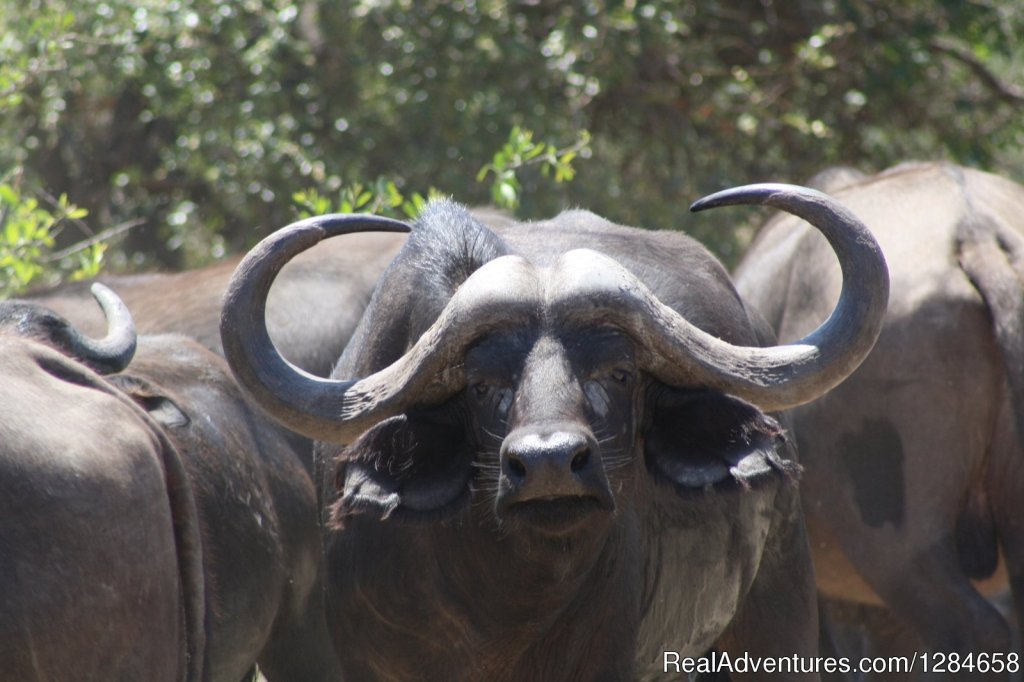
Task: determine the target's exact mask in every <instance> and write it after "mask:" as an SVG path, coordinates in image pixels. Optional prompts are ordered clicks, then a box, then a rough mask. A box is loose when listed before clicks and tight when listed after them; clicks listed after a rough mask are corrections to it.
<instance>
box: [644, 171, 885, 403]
mask: <svg viewBox="0 0 1024 682" xmlns="http://www.w3.org/2000/svg"><path fill="white" fill-rule="evenodd" d="M737 204H755V205H767V206H772V207H774V208H779V209H782V210H783V211H786V212H787V213H792V214H794V215H796V216H798V217H800V218H803V219H804V220H806V221H807V222H808V223H810V224H811V225H813V226H814V227H815V228H817V229H818V231H820V232H821V233H822V234H823V235H824V236H825V238H826V239H827V240H828V242H829V244H830V245H831V246H832V249H833V250H834V251H835V253H836V256H837V258H838V260H839V265H840V269H841V270H842V274H843V286H842V291H841V292H840V295H839V301H838V303H837V304H836V307H835V309H834V310H833V311H832V314H831V315H830V316H829V318H828V319H827V320H825V322H823V323H822V324H821V326H819V327H818V328H817V329H815V330H814V331H812V332H811V333H810V334H808V335H807V336H805V337H804V338H802V339H800V340H799V341H796V342H794V343H792V344H787V345H781V346H774V347H770V348H744V347H736V346H730V345H729V344H726V343H723V342H717V339H712V338H702V339H700V342H699V343H695V344H681V343H680V341H681V339H680V338H679V337H673V335H672V333H671V332H669V333H668V334H666V335H664V336H663V337H662V338H661V344H660V345H661V346H662V352H663V353H665V357H666V360H667V365H666V371H668V372H670V373H671V365H672V364H673V361H674V357H675V358H678V357H680V355H681V354H682V353H685V354H686V355H687V357H688V358H694V359H696V360H698V361H699V362H700V363H702V365H703V366H704V367H705V369H706V370H707V372H706V375H705V380H706V382H707V383H708V384H709V385H711V386H714V387H717V388H719V389H721V390H723V391H725V392H728V393H732V394H734V395H738V396H740V397H742V398H745V399H747V400H749V401H751V402H753V403H756V404H757V405H759V406H760V407H762V408H763V409H766V410H783V409H788V408H790V407H795V406H796V405H801V404H803V403H806V402H809V401H811V400H814V399H815V398H817V397H818V396H820V395H822V394H824V393H826V392H827V391H829V390H830V389H832V388H833V387H835V386H836V385H837V384H839V383H840V382H841V381H843V379H845V378H846V377H847V376H849V375H850V374H851V373H852V372H853V371H854V370H855V369H856V368H857V367H858V366H859V365H860V363H861V362H863V360H864V358H866V357H867V355H868V353H869V352H871V349H872V348H873V347H874V345H875V341H876V340H877V339H878V334H879V333H880V332H881V329H882V323H883V320H884V317H885V311H886V307H887V306H888V302H889V270H888V268H887V267H886V263H885V257H884V256H883V255H882V250H881V248H880V247H879V246H878V242H876V241H875V239H874V237H873V236H872V235H871V232H870V231H869V230H868V228H867V227H866V226H865V225H864V223H862V222H861V221H860V220H859V219H858V218H857V217H856V216H855V215H853V213H851V212H850V211H849V210H848V209H846V207H844V206H843V205H842V204H840V203H839V202H837V201H836V200H834V199H833V198H832V197H830V196H828V195H827V194H824V193H822V192H819V191H817V190H813V189H808V188H806V187H799V186H796V185H782V184H759V185H747V186H744V187H737V188H734V189H729V190H725V191H722V192H718V193H716V194H712V195H711V196H708V197H705V198H704V199H701V200H699V201H697V202H695V203H694V204H693V206H691V207H690V209H691V210H693V211H701V210H704V209H707V208H715V207H718V206H730V205H737ZM666 331H668V330H666ZM704 337H707V335H704ZM695 355H696V357H695ZM691 362H692V360H691Z"/></svg>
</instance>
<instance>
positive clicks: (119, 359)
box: [67, 282, 139, 374]
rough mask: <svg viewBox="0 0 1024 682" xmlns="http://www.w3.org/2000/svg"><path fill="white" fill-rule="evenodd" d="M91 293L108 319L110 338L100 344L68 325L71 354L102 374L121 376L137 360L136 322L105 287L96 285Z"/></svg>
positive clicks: (125, 307) (99, 341)
mask: <svg viewBox="0 0 1024 682" xmlns="http://www.w3.org/2000/svg"><path fill="white" fill-rule="evenodd" d="M89 291H90V292H92V295H93V298H95V299H96V302H97V303H99V304H100V308H102V309H103V314H104V315H105V316H106V318H107V335H106V336H104V337H103V338H102V339H98V340H95V339H90V338H87V337H85V336H82V335H81V334H80V333H79V332H78V330H76V329H75V328H74V327H71V326H70V325H68V327H67V349H68V352H69V353H70V354H71V355H73V356H74V357H76V358H78V359H79V360H81V361H82V362H84V363H85V364H87V365H89V366H90V367H92V368H93V369H95V370H96V371H97V372H99V373H100V374H114V373H116V372H120V371H121V370H123V369H124V368H125V367H127V366H128V364H129V363H130V362H131V361H132V358H133V357H135V348H136V344H137V342H138V338H139V335H138V333H137V332H136V331H135V321H134V320H133V319H132V314H131V312H130V311H129V310H128V306H126V305H125V304H124V301H122V300H121V298H120V297H119V296H118V295H117V294H115V293H114V292H113V291H111V290H110V288H109V287H107V286H106V285H103V284H100V283H99V282H94V283H93V285H92V287H90V288H89Z"/></svg>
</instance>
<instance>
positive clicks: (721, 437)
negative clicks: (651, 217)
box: [319, 207, 816, 680]
mask: <svg viewBox="0 0 1024 682" xmlns="http://www.w3.org/2000/svg"><path fill="white" fill-rule="evenodd" d="M435 210H440V211H447V210H453V209H451V208H445V207H441V208H440V209H435ZM431 219H433V224H434V225H435V226H437V227H436V229H434V228H424V229H422V230H420V231H417V232H414V233H413V236H412V237H410V242H409V246H408V247H407V249H406V250H405V251H403V252H402V253H400V255H399V256H398V258H397V260H396V263H395V264H393V265H392V266H391V268H390V269H389V270H388V272H387V273H386V274H385V276H384V278H383V280H382V283H381V285H380V287H379V289H378V291H379V292H380V294H379V295H378V296H377V297H376V298H375V299H374V301H373V302H372V303H371V305H370V308H369V309H368V312H367V314H366V316H365V317H364V320H363V322H362V323H361V325H360V327H359V329H358V330H357V332H356V335H355V337H354V339H353V341H352V342H351V343H350V345H349V346H348V348H347V349H346V352H345V354H344V355H343V357H342V359H341V361H340V363H339V366H338V368H337V369H336V371H335V375H336V376H365V375H366V374H367V373H369V372H372V371H375V370H378V369H380V368H381V367H382V366H384V365H386V364H387V363H389V362H390V361H392V360H393V359H394V358H395V357H396V356H397V355H398V354H400V353H402V352H404V351H405V349H406V347H407V346H408V345H409V344H410V343H411V342H412V341H414V340H415V338H416V337H417V336H418V334H419V332H420V331H421V330H422V329H423V328H424V327H425V326H426V325H428V324H430V323H431V322H432V321H433V317H435V316H436V315H437V313H438V310H439V309H440V307H441V306H443V305H444V303H445V302H446V301H447V299H448V298H449V297H450V296H451V293H452V291H453V290H454V288H455V287H457V286H458V285H459V284H460V283H461V282H462V281H463V280H464V279H465V278H466V277H467V276H468V275H469V273H471V272H474V271H475V270H477V269H478V268H479V267H480V266H481V265H482V264H483V263H485V262H487V261H490V260H491V259H493V258H495V257H496V256H497V255H500V253H501V252H502V251H503V250H504V249H506V248H510V249H511V250H512V251H513V252H515V253H518V254H520V255H522V256H523V257H524V258H525V259H526V260H527V261H528V262H529V263H531V264H534V265H536V267H540V268H547V267H555V265H556V260H557V257H558V254H559V253H561V252H562V251H564V250H567V249H569V248H573V247H576V246H579V245H580V243H581V240H585V242H586V244H587V246H588V247H589V248H592V249H595V250H598V251H601V252H603V253H608V254H611V255H613V256H615V257H616V258H617V259H618V260H619V261H620V262H621V263H623V264H624V265H625V266H626V267H627V268H628V269H630V270H631V271H633V272H634V273H637V274H639V275H640V276H641V277H643V279H644V281H645V282H646V283H647V285H648V286H649V287H651V288H652V289H653V290H654V291H655V293H656V294H657V295H658V297H659V298H660V299H661V300H662V301H664V302H666V303H667V304H668V305H671V306H673V307H674V308H676V309H678V310H684V311H685V312H686V315H687V318H688V319H690V320H691V321H693V322H694V323H695V324H698V325H699V326H701V327H702V328H704V329H706V330H708V331H710V332H712V333H715V334H717V335H720V336H722V337H725V338H727V339H728V340H730V341H732V342H734V343H742V344H750V345H756V344H757V343H758V342H759V341H767V340H768V339H767V338H762V337H759V336H758V333H757V330H756V328H755V325H754V323H752V322H751V321H749V320H748V319H747V316H746V314H745V312H744V310H743V306H742V304H741V303H740V301H739V299H738V298H737V297H736V295H735V293H734V292H733V290H732V287H731V285H730V284H729V281H728V278H727V277H726V275H725V273H724V272H723V271H722V270H721V268H720V266H719V265H718V264H717V262H715V261H714V260H713V259H712V258H711V257H710V256H709V255H708V254H707V253H706V251H704V249H703V248H702V247H700V246H699V245H697V244H695V243H694V242H692V241H691V240H689V239H688V238H686V237H685V236H682V235H680V234H657V233H644V232H638V231H632V230H628V229H626V228H620V227H617V226H614V225H611V224H610V223H607V222H605V221H603V220H601V219H599V218H597V217H596V216H593V215H592V214H589V213H586V212H582V211H579V212H571V213H567V214H563V215H562V216H560V217H559V219H558V220H556V221H551V222H547V223H537V224H527V225H519V226H516V227H514V228H509V229H506V230H503V232H502V235H501V238H500V239H499V238H498V237H496V236H495V235H493V234H490V233H487V232H485V231H482V230H481V229H480V228H479V227H478V226H475V225H472V224H470V223H467V222H466V220H467V219H466V218H464V217H463V216H461V215H460V214H458V213H457V212H456V213H455V214H454V215H447V214H446V215H443V216H442V217H441V218H440V219H439V218H438V216H436V215H435V216H433V217H432V218H427V219H425V221H424V225H426V224H427V223H429V222H430V221H431ZM447 230H450V232H449V231H447ZM581 233H582V234H583V235H585V237H581ZM418 263H430V264H431V266H430V267H420V266H419V265H417V264H418ZM668 264H671V266H670V267H668ZM679 273H686V274H685V277H686V278H688V279H687V281H688V282H689V284H690V285H691V286H686V285H683V284H681V283H680V281H679V279H678V278H679ZM411 292H415V294H414V295H415V296H416V304H415V305H411V303H410V300H409V298H408V297H409V296H410V295H412V294H411ZM710 301H714V304H713V305H712V304H711V303H710ZM510 303H511V305H510V307H507V308H505V309H504V310H503V314H502V313H499V312H497V311H496V314H495V319H497V320H501V319H502V317H503V315H504V319H506V320H507V323H506V324H502V323H501V322H498V323H496V324H495V325H494V328H493V330H492V331H491V333H489V334H488V335H486V336H485V337H484V338H483V339H481V340H480V341H479V342H478V343H477V344H475V345H474V346H473V348H471V349H470V351H469V352H468V353H467V356H466V359H465V372H466V376H467V381H466V384H467V385H466V387H465V389H464V390H462V391H461V392H459V393H458V394H456V395H454V396H452V397H451V398H450V399H449V400H447V401H446V402H444V403H443V404H440V405H424V406H423V407H422V409H421V410H414V411H410V412H407V413H405V414H403V415H400V416H398V417H394V418H391V419H388V420H385V421H384V422H381V423H380V424H378V426H376V427H374V428H373V429H371V430H369V431H368V432H367V433H365V434H364V435H363V436H362V437H361V438H360V440H359V441H358V442H357V443H355V444H354V445H353V446H352V447H351V448H350V449H349V451H348V452H347V453H346V454H345V456H344V462H345V463H343V464H342V465H341V467H340V470H339V471H338V474H337V481H338V486H339V488H338V492H335V489H334V487H333V485H330V486H328V487H327V489H326V490H325V491H324V495H325V498H326V499H325V501H326V502H327V503H328V505H330V506H331V507H332V510H333V511H332V519H331V520H332V522H333V525H334V529H333V530H331V531H330V532H329V533H328V536H327V538H326V551H327V560H328V566H329V573H328V576H329V579H328V592H327V596H328V614H329V615H328V618H329V620H330V621H331V625H332V631H333V633H334V638H335V646H336V649H337V650H338V652H339V655H340V656H341V660H342V664H343V667H344V669H345V673H346V675H347V676H349V677H351V679H358V680H372V679H379V680H385V679H387V680H400V679H448V680H474V679H490V680H522V679H579V680H599V679H608V680H627V679H629V680H632V679H649V678H654V677H658V676H661V675H662V652H663V651H664V650H666V649H669V650H673V651H679V652H683V655H692V656H696V655H700V654H702V653H703V652H705V651H706V650H707V649H708V648H710V647H712V646H717V647H720V648H724V649H727V650H729V651H731V652H734V653H741V652H743V651H748V652H751V655H792V654H794V653H799V654H803V655H810V654H812V653H813V652H814V650H815V637H816V616H815V606H814V604H815V602H814V595H813V578H812V575H811V569H810V565H809V562H808V558H807V554H806V539H805V535H804V529H803V525H802V521H801V518H800V513H799V509H798V498H797V490H796V487H795V486H794V485H792V480H791V477H792V473H793V463H792V456H793V453H792V451H791V450H790V449H789V447H788V445H787V444H785V443H784V441H783V437H782V435H781V431H780V428H779V426H778V424H777V423H776V422H775V421H774V420H772V419H771V418H770V417H768V416H766V415H764V414H762V413H761V412H760V411H759V410H757V408H755V407H753V406H751V405H749V404H747V403H743V402H742V401H739V400H737V399H735V398H731V397H729V396H725V395H722V394H718V393H714V392H709V391H701V390H687V389H677V388H669V387H667V386H664V385H661V384H659V383H658V382H657V381H655V380H653V379H652V378H651V377H649V376H646V375H645V373H644V372H642V371H641V370H640V369H639V368H638V366H637V362H636V359H635V344H634V342H633V341H632V340H631V339H629V338H627V337H626V336H624V335H622V334H620V333H617V332H615V331H614V330H611V329H603V328H602V326H601V325H600V324H593V323H588V324H586V325H585V326H583V327H574V326H573V324H572V323H571V321H568V320H566V319H565V318H564V317H558V316H556V315H553V314H548V313H545V312H544V311H539V310H533V313H536V314H534V315H532V316H530V315H528V316H527V319H525V320H524V319H519V318H514V319H513V318H512V313H511V309H512V307H514V302H510ZM595 329H596V331H595ZM737 432H742V433H744V434H746V437H745V438H737V435H736V434H737ZM321 447H322V449H321V451H320V453H319V454H320V458H321V462H323V463H324V467H325V469H329V470H328V471H327V472H326V473H327V476H326V480H328V481H329V482H333V481H334V480H335V476H334V475H331V474H332V472H333V465H330V464H329V463H331V462H334V461H337V460H338V459H339V457H341V449H340V448H338V447H337V446H331V445H323V446H321ZM552 453H554V455H555V458H554V459H555V460H556V461H560V462H561V463H560V464H557V465H554V468H551V467H552V465H551V461H552V460H551V455H552ZM730 458H731V459H730ZM738 462H744V463H745V465H747V466H748V467H749V470H747V469H744V468H743V467H741V466H736V464H737V463H738ZM730 466H733V467H734V469H733V471H730ZM559 467H561V473H562V474H564V471H565V470H568V471H570V472H571V474H570V475H569V476H565V475H560V471H559V470H558V469H559ZM694 614H699V615H696V616H695V615H694ZM778 679H785V676H780V677H779V678H778ZM802 679H807V678H806V677H805V678H802Z"/></svg>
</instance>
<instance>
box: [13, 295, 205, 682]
mask: <svg viewBox="0 0 1024 682" xmlns="http://www.w3.org/2000/svg"><path fill="white" fill-rule="evenodd" d="M98 297H99V298H100V300H101V302H102V305H103V308H104V310H105V311H106V313H107V314H108V315H109V316H110V317H111V322H110V333H109V334H108V335H107V337H106V338H105V339H103V340H102V341H100V342H98V343H94V342H92V341H90V340H89V339H87V338H84V337H82V336H81V335H78V334H76V333H74V332H73V331H72V330H68V329H67V328H66V326H62V325H61V324H60V322H59V320H57V319H56V318H54V317H53V316H50V315H40V314H39V310H38V308H37V307H35V306H25V305H22V304H17V303H13V302H5V303H0V376H2V377H3V381H0V403H2V404H3V419H0V671H2V672H0V676H2V677H4V679H10V680H19V681H21V682H26V681H36V680H38V681H40V682H42V681H44V680H45V681H47V682H50V681H61V682H65V681H67V682H70V681H72V680H75V681H77V680H123V681H127V680H157V681H160V682H162V681H167V682H178V681H180V680H184V679H188V680H190V681H192V680H195V681H198V680H200V679H201V677H200V676H201V673H202V661H203V644H204V638H203V618H204V607H203V580H202V576H201V562H202V556H201V547H200V543H199V541H198V533H199V528H198V523H197V520H196V514H195V504H194V499H193V497H192V489H191V487H190V486H189V485H188V483H187V478H186V476H185V474H184V466H183V464H182V462H181V460H180V457H179V455H178V452H177V450H176V449H175V448H174V447H173V446H172V445H171V443H170V442H169V441H168V440H167V439H166V438H165V437H164V435H163V433H162V431H161V429H160V428H158V427H157V426H156V424H155V423H154V422H153V421H152V420H151V419H150V418H149V417H148V416H147V415H146V414H145V412H143V411H142V410H140V409H139V408H138V407H137V406H136V405H135V403H134V402H132V401H131V400H130V399H129V398H127V397H126V396H125V395H123V394H122V393H121V391H119V390H117V389H116V388H114V387H113V386H111V385H110V384H109V383H108V382H107V381H106V380H105V379H103V378H102V377H100V376H99V375H98V374H96V373H95V372H93V371H92V370H90V369H89V367H87V366H86V364H84V363H88V364H89V365H92V366H94V367H97V368H99V369H103V370H104V371H116V370H118V369H120V368H121V367H123V366H124V365H125V364H127V362H128V360H129V359H130V358H131V354H132V351H133V349H134V345H135V333H134V329H133V328H132V325H131V318H130V316H128V314H127V311H126V310H125V309H124V308H123V306H121V305H120V302H119V301H118V299H116V297H113V296H112V295H111V294H109V292H105V291H102V290H101V291H100V292H99V294H98ZM51 345H53V346H57V347H58V348H59V349H60V350H57V349H55V348H53V347H51ZM66 353H72V354H74V355H76V356H78V357H80V358H82V360H83V361H84V363H83V362H79V361H77V360H76V359H74V358H72V357H69V356H68V355H67V354H66Z"/></svg>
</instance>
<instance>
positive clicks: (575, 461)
mask: <svg viewBox="0 0 1024 682" xmlns="http://www.w3.org/2000/svg"><path fill="white" fill-rule="evenodd" d="M589 463H590V448H583V449H581V450H580V451H579V452H577V453H576V454H575V456H573V458H572V462H570V464H569V466H570V468H571V469H572V472H573V473H574V474H578V473H579V472H581V471H583V470H584V469H585V468H587V464H589Z"/></svg>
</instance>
